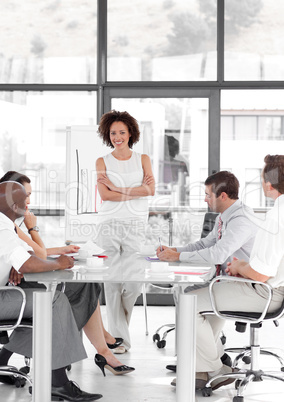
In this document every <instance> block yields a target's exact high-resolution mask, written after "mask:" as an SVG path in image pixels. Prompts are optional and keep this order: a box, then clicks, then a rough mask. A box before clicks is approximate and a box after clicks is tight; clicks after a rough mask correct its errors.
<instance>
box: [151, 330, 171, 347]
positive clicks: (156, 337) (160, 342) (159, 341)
mask: <svg viewBox="0 0 284 402" xmlns="http://www.w3.org/2000/svg"><path fill="white" fill-rule="evenodd" d="M175 327H176V326H175V324H165V325H162V326H161V327H160V328H158V329H157V331H156V332H155V334H154V335H153V342H157V347H158V348H159V349H163V348H164V347H165V346H166V337H167V335H168V334H169V333H170V332H171V331H173V330H174V329H175ZM163 328H169V329H167V330H166V331H165V332H164V333H163V336H162V339H161V336H160V334H159V331H160V330H161V329H163Z"/></svg>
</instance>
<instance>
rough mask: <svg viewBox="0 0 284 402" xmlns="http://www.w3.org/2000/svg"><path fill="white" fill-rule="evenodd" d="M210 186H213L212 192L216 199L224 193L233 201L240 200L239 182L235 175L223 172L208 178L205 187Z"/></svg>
mask: <svg viewBox="0 0 284 402" xmlns="http://www.w3.org/2000/svg"><path fill="white" fill-rule="evenodd" d="M209 185H212V191H213V193H214V194H215V195H216V197H219V196H220V195H221V193H223V192H224V193H226V194H227V195H228V197H229V198H230V199H231V200H237V199H238V198H239V187H240V184H239V181H238V179H237V178H236V176H235V175H234V174H233V173H231V172H228V171H227V170H222V171H221V172H217V173H214V174H212V175H211V176H209V177H207V179H206V180H205V186H209Z"/></svg>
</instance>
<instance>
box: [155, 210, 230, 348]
mask: <svg viewBox="0 0 284 402" xmlns="http://www.w3.org/2000/svg"><path fill="white" fill-rule="evenodd" d="M217 216H218V213H217V212H206V214H205V215H204V219H203V225H202V232H201V238H203V237H206V236H207V235H208V234H209V233H210V232H211V231H212V229H213V227H214V225H215V220H216V217H217ZM170 286H171V288H173V286H172V285H170ZM156 287H158V286H157V285H156ZM159 288H160V289H163V287H162V286H161V285H160V286H159ZM167 289H168V287H167ZM164 328H167V330H166V331H164V332H163V334H162V335H161V334H160V333H159V332H160V331H161V330H163V329H164ZM174 329H175V324H164V325H162V326H161V327H159V328H158V329H157V330H156V332H155V333H154V335H153V342H156V344H157V347H158V348H159V349H162V348H164V347H165V346H166V338H167V336H168V334H169V333H170V332H172V331H173V330H174ZM221 340H222V343H223V344H225V342H226V337H225V335H224V334H223V335H222V337H221Z"/></svg>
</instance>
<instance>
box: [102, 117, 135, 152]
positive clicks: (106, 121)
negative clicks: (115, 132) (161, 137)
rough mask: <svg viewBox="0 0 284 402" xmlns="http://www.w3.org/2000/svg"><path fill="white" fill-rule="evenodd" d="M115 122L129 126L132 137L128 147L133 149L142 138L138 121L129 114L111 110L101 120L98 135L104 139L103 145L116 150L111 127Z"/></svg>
mask: <svg viewBox="0 0 284 402" xmlns="http://www.w3.org/2000/svg"><path fill="white" fill-rule="evenodd" d="M115 121H120V122H122V123H124V124H125V125H126V126H127V128H128V131H129V134H130V135H131V137H129V142H128V146H129V148H132V147H133V144H136V142H138V141H139V138H140V131H139V127H138V123H137V120H136V119H134V117H132V116H131V115H130V114H129V113H127V112H118V111H117V110H111V111H110V112H107V113H105V114H103V115H102V117H101V119H100V123H99V128H98V133H99V136H100V137H101V138H102V140H103V143H104V144H106V145H107V146H108V147H111V148H114V146H113V145H112V143H111V140H110V126H111V125H112V123H114V122H115Z"/></svg>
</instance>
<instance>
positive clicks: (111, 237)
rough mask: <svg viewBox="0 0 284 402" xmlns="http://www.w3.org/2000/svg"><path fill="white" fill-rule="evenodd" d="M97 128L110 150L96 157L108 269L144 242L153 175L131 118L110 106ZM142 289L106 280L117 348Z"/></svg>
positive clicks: (126, 345)
mask: <svg viewBox="0 0 284 402" xmlns="http://www.w3.org/2000/svg"><path fill="white" fill-rule="evenodd" d="M98 132H99V136H100V137H101V138H102V140H103V142H104V144H106V145H107V146H109V147H110V148H113V151H112V152H111V153H109V154H107V155H106V156H104V157H102V158H99V159H98V160H97V162H96V169H97V184H98V190H99V193H100V196H101V199H102V201H103V203H102V205H101V209H100V211H99V214H98V235H97V243H98V244H99V245H100V246H101V247H102V248H103V249H104V250H106V252H107V253H108V255H110V256H111V257H112V270H115V269H117V270H118V269H119V266H120V264H119V259H120V255H121V254H122V253H132V252H133V253H135V252H136V251H138V250H139V248H140V245H141V244H143V243H144V241H145V225H146V222H147V220H148V200H147V197H148V196H153V195H154V193H155V180H154V177H153V173H152V167H151V161H150V158H149V156H148V155H145V154H142V155H141V154H139V153H137V152H134V151H132V147H133V145H134V144H136V143H137V142H138V141H139V138H140V131H139V127H138V123H137V121H136V120H135V119H134V117H132V116H131V115H130V114H129V113H127V112H118V111H116V110H112V111H110V112H108V113H105V114H104V115H103V116H102V118H101V120H100V124H99V128H98ZM132 270H135V266H133V267H132ZM124 274H125V273H124ZM140 293H141V284H137V283H105V296H106V310H107V317H108V325H109V331H111V332H112V333H115V334H117V336H119V337H122V338H123V339H124V342H123V346H124V348H119V349H120V353H124V352H125V350H128V349H129V348H130V346H131V345H130V334H129V328H128V326H129V322H130V318H131V313H132V310H133V306H134V304H135V301H136V299H137V297H138V296H139V295H140ZM113 331H114V332H113Z"/></svg>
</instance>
